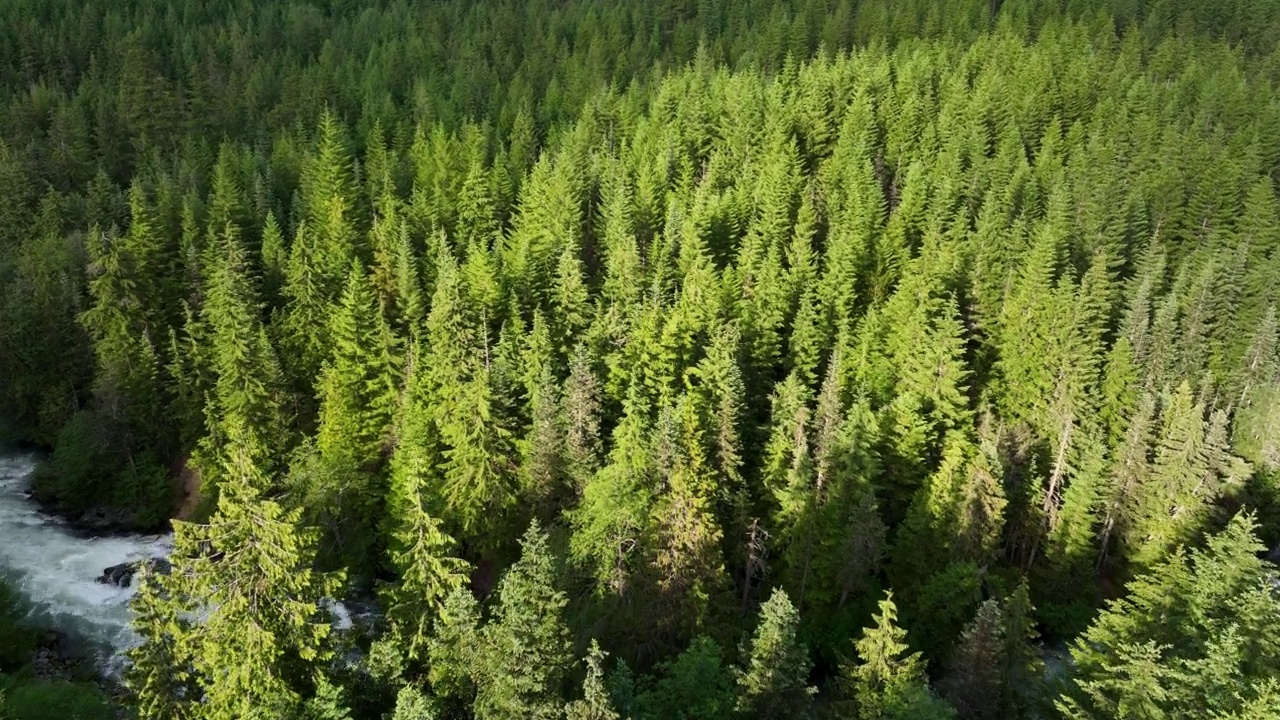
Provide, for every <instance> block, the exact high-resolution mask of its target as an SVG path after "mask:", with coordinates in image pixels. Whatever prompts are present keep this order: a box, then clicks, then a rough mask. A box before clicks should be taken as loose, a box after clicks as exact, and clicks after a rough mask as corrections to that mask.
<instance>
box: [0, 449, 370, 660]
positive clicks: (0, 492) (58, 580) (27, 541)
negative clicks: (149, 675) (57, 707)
mask: <svg viewBox="0 0 1280 720" xmlns="http://www.w3.org/2000/svg"><path fill="white" fill-rule="evenodd" d="M35 468H36V460H35V457H34V456H31V455H0V575H3V577H4V578H5V579H6V580H8V581H9V583H10V584H11V585H12V586H13V587H14V588H16V589H17V590H18V591H20V592H21V593H22V595H23V596H24V597H25V598H26V599H27V601H28V602H30V603H31V605H32V614H33V615H34V618H33V619H34V621H35V624H36V625H38V626H41V627H47V628H53V629H57V630H59V631H62V632H65V633H67V634H68V635H69V636H72V637H74V638H77V639H79V640H81V641H83V642H84V643H85V644H86V645H87V646H88V647H89V651H90V652H91V653H93V657H94V660H95V661H96V662H97V664H98V667H99V668H101V670H102V672H104V673H105V674H107V675H116V674H117V673H118V672H119V671H120V670H121V669H122V668H123V663H124V651H126V650H128V649H129V648H130V647H133V646H134V645H135V644H136V643H137V642H138V636H137V635H136V634H135V633H134V632H133V631H132V630H131V629H130V627H129V619H130V617H131V613H130V611H129V598H130V597H132V596H133V593H134V589H135V588H120V587H116V586H115V585H107V584H103V583H99V582H98V581H97V578H98V577H99V576H100V575H101V574H102V571H103V570H104V569H106V568H108V567H111V566H112V565H119V564H120V563H124V562H131V561H135V560H145V559H147V558H159V557H165V556H167V555H168V554H169V551H170V550H172V548H173V543H172V536H171V535H116V536H111V537H91V536H89V535H86V534H85V533H82V532H78V531H76V530H73V529H72V528H71V527H69V526H68V525H67V524H66V523H65V522H63V521H62V520H59V519H58V518H54V517H50V516H49V515H46V514H44V513H42V512H40V508H39V506H37V505H36V503H35V502H33V501H32V500H31V499H30V498H28V497H27V494H26V491H27V488H28V487H30V485H31V474H32V473H33V472H35ZM325 604H326V606H327V609H328V610H329V612H330V613H331V614H332V617H333V625H334V629H335V630H338V631H345V630H349V629H351V628H352V627H353V619H352V613H351V612H350V611H349V610H348V609H347V606H346V605H344V604H343V603H341V602H336V601H329V602H327V603H325Z"/></svg>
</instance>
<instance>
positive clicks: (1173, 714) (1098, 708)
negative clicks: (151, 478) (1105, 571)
mask: <svg viewBox="0 0 1280 720" xmlns="http://www.w3.org/2000/svg"><path fill="white" fill-rule="evenodd" d="M1255 528H1256V526H1255V524H1254V521H1253V519H1252V518H1251V517H1249V516H1247V515H1243V514H1241V515H1237V516H1236V517H1235V518H1233V519H1232V520H1231V522H1230V523H1229V524H1228V525H1227V527H1226V528H1225V529H1224V530H1223V531H1222V532H1221V533H1218V534H1216V535H1213V536H1211V537H1209V538H1208V539H1207V547H1206V548H1204V549H1194V550H1189V551H1183V550H1181V549H1179V550H1178V551H1176V552H1175V553H1174V554H1173V555H1172V556H1171V557H1169V558H1168V559H1167V560H1165V561H1163V562H1161V563H1160V564H1158V565H1156V566H1155V567H1153V568H1151V570H1150V571H1149V572H1147V573H1143V574H1141V575H1139V576H1137V577H1136V578H1134V580H1133V581H1132V582H1131V583H1130V584H1129V587H1128V591H1129V594H1128V595H1127V596H1126V597H1124V598H1121V599H1118V600H1115V601H1112V602H1111V603H1110V604H1109V605H1108V607H1107V609H1106V610H1105V611H1103V613H1102V614H1101V615H1099V616H1098V618H1097V620H1095V621H1094V623H1093V624H1092V625H1091V626H1090V627H1089V629H1088V630H1087V631H1086V632H1085V633H1084V635H1083V636H1082V637H1081V638H1079V639H1078V640H1077V641H1076V642H1075V644H1074V645H1073V647H1072V651H1071V653H1072V658H1073V659H1074V661H1075V669H1074V670H1073V672H1072V676H1071V679H1072V683H1073V686H1072V688H1071V690H1070V691H1069V692H1068V694H1066V695H1065V696H1064V697H1063V699H1062V700H1061V701H1059V703H1058V706H1059V709H1060V710H1061V711H1062V712H1063V713H1064V715H1066V716H1067V717H1072V718H1102V717H1126V716H1132V717H1170V718H1177V717H1202V716H1204V715H1205V714H1206V713H1211V714H1214V715H1217V716H1221V717H1231V716H1233V715H1235V714H1238V713H1243V712H1245V711H1246V709H1247V708H1248V707H1249V706H1250V705H1253V704H1254V703H1255V702H1257V701H1258V700H1259V699H1261V698H1263V697H1267V696H1268V695H1269V694H1272V693H1273V692H1274V689H1273V685H1274V683H1275V681H1276V668H1277V667H1278V665H1277V659H1276V653H1277V652H1280V639H1278V638H1277V635H1276V630H1275V628H1276V621H1277V618H1280V602H1278V601H1277V598H1276V594H1275V587H1276V582H1277V576H1276V569H1275V566H1273V565H1271V564H1270V563H1267V562H1265V561H1263V560H1260V559H1259V558H1258V556H1257V555H1258V552H1259V551H1261V550H1262V549H1263V548H1262V546H1261V545H1260V544H1259V543H1258V541H1257V539H1256V537H1255V534H1254V533H1255Z"/></svg>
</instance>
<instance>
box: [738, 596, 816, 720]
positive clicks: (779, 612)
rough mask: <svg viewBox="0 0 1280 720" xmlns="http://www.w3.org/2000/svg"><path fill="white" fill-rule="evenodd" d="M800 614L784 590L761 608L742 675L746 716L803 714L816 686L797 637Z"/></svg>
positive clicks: (740, 699)
mask: <svg viewBox="0 0 1280 720" xmlns="http://www.w3.org/2000/svg"><path fill="white" fill-rule="evenodd" d="M799 625H800V615H799V613H797V612H796V609H795V607H794V606H793V605H792V604H791V601H790V600H789V599H788V598H787V594H786V593H785V592H783V591H782V590H774V591H773V595H771V596H770V597H769V600H768V602H766V603H765V604H764V605H763V606H761V608H760V622H759V624H758V625H757V627H756V632H755V636H754V637H753V638H752V640H751V644H750V649H749V650H748V651H747V652H746V657H747V665H746V668H745V671H744V672H742V674H741V675H739V676H738V692H739V694H738V703H737V712H738V713H739V714H740V715H741V716H742V717H744V718H803V717H807V716H808V714H809V711H810V707H811V706H812V704H813V694H814V693H815V692H816V691H817V689H816V688H813V687H810V686H808V685H807V684H806V683H807V680H808V677H809V669H810V662H809V657H808V655H809V654H808V651H807V650H806V649H805V648H804V646H803V645H801V644H800V641H799V639H798V638H797V637H796V633H797V629H798V627H799Z"/></svg>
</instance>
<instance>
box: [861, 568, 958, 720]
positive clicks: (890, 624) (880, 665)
mask: <svg viewBox="0 0 1280 720" xmlns="http://www.w3.org/2000/svg"><path fill="white" fill-rule="evenodd" d="M897 614H898V609H897V606H895V605H894V604H893V593H891V592H890V593H888V594H887V595H886V597H885V599H884V600H881V601H880V613H879V614H878V615H876V616H875V622H876V625H875V627H869V628H865V629H864V630H863V632H862V637H861V638H860V639H859V640H858V641H857V642H856V643H855V644H854V647H855V648H856V649H857V653H858V662H857V663H856V664H849V665H846V666H844V667H843V668H842V669H841V680H842V683H843V687H844V693H845V696H846V697H847V698H848V699H849V700H850V701H851V704H852V710H853V712H852V717H856V718H858V719H859V720H882V719H883V720H889V719H890V718H894V719H898V718H901V720H907V718H950V717H953V716H954V714H955V711H954V710H953V709H952V708H951V707H950V706H949V705H947V704H946V703H944V702H942V701H940V700H938V699H937V698H935V697H934V695H933V692H932V690H930V688H929V686H928V683H927V681H926V679H925V672H924V662H923V660H922V659H921V657H920V653H918V652H917V653H911V654H907V653H906V650H907V645H906V643H904V642H903V640H904V639H905V638H906V635H907V633H906V631H905V630H903V629H901V628H899V627H898V626H897V625H896V624H895V622H896V620H897Z"/></svg>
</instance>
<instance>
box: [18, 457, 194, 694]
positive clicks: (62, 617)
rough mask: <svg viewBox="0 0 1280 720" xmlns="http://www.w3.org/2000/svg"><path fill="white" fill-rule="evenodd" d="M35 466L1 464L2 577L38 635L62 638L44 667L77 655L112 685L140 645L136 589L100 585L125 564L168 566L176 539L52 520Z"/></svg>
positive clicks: (32, 460) (30, 461) (21, 461)
mask: <svg viewBox="0 0 1280 720" xmlns="http://www.w3.org/2000/svg"><path fill="white" fill-rule="evenodd" d="M37 461H38V457H37V456H35V455H33V454H22V455H5V456H0V576H3V578H4V579H5V581H6V582H7V583H8V584H9V585H10V586H11V587H12V588H13V589H14V590H15V591H17V592H18V593H19V594H21V595H22V596H23V598H25V601H26V602H27V603H28V605H29V606H30V611H29V620H30V623H31V624H32V625H33V626H34V627H37V628H40V629H42V630H43V631H46V632H52V633H60V634H61V636H62V639H60V640H57V641H56V642H54V643H52V645H53V646H54V647H55V648H56V652H54V650H53V648H46V650H47V651H48V652H46V653H45V655H44V657H45V658H46V659H47V658H49V657H57V656H67V655H71V656H72V657H68V658H65V659H67V660H74V655H77V654H78V655H81V656H83V658H84V659H85V660H87V661H88V662H90V663H92V665H93V666H94V667H96V668H97V669H98V672H99V673H100V674H101V675H102V676H103V677H104V678H106V679H107V680H110V679H111V678H113V677H115V676H116V675H118V672H119V669H120V668H121V666H122V664H123V653H124V652H125V651H126V650H127V649H128V648H130V647H132V646H133V645H134V644H135V643H136V642H137V638H136V635H135V634H134V633H133V631H132V630H131V629H130V627H129V620H130V612H129V599H130V598H131V597H132V596H133V593H134V588H132V587H122V586H121V584H117V583H104V582H100V581H99V578H101V577H102V576H103V573H104V570H106V569H107V568H111V567H112V566H119V565H120V564H121V563H139V562H148V561H153V560H156V559H163V558H164V557H166V556H167V555H168V554H169V551H170V549H171V542H170V538H169V536H168V535H162V534H152V535H132V534H126V533H124V532H123V531H122V530H117V531H115V532H104V531H98V530H96V529H94V528H91V527H86V526H84V525H83V524H81V523H75V522H70V521H68V520H66V519H64V518H60V517H57V516H53V515H50V514H48V513H47V512H46V509H45V508H44V507H42V506H41V505H39V504H38V503H37V502H36V501H35V499H34V498H32V497H31V496H30V495H29V492H28V491H29V488H30V483H31V478H32V474H33V473H34V472H35V470H36V463H37ZM51 637H52V636H51Z"/></svg>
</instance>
